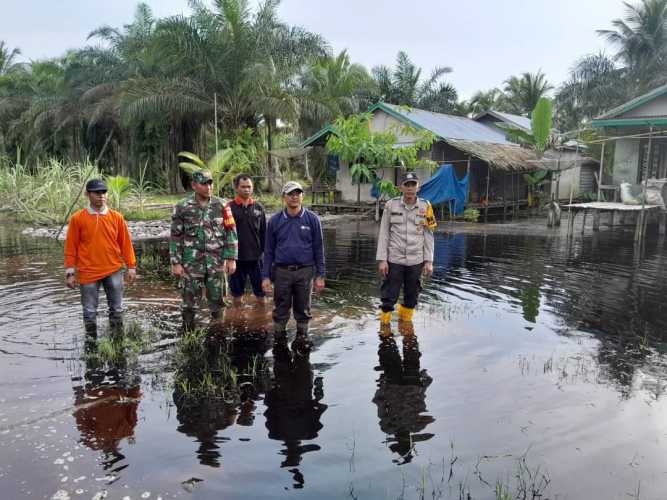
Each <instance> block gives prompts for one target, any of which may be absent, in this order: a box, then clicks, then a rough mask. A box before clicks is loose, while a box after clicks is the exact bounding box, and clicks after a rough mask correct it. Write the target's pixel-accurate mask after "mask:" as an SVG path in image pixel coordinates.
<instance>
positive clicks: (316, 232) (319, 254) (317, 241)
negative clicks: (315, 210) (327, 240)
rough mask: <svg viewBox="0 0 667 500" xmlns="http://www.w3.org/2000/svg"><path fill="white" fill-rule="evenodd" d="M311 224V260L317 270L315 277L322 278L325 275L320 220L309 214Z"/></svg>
mask: <svg viewBox="0 0 667 500" xmlns="http://www.w3.org/2000/svg"><path fill="white" fill-rule="evenodd" d="M311 224H312V230H313V258H314V260H315V268H316V269H317V276H318V277H320V278H323V277H324V275H325V274H326V268H325V263H324V236H323V235H322V223H321V222H320V218H319V217H318V216H317V215H315V214H311Z"/></svg>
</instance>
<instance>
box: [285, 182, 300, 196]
mask: <svg viewBox="0 0 667 500" xmlns="http://www.w3.org/2000/svg"><path fill="white" fill-rule="evenodd" d="M297 190H298V191H301V192H302V193H303V188H302V187H301V184H299V183H298V182H296V181H289V182H288V183H287V184H285V185H284V186H283V194H290V193H291V192H292V191H297Z"/></svg>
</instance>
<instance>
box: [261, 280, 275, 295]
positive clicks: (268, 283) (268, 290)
mask: <svg viewBox="0 0 667 500" xmlns="http://www.w3.org/2000/svg"><path fill="white" fill-rule="evenodd" d="M262 290H264V293H271V292H272V291H273V286H271V280H270V279H269V278H264V279H263V280H262Z"/></svg>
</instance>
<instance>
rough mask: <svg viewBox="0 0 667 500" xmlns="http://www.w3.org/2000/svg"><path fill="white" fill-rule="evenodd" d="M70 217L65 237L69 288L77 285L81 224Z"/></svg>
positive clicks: (66, 273) (67, 283)
mask: <svg viewBox="0 0 667 500" xmlns="http://www.w3.org/2000/svg"><path fill="white" fill-rule="evenodd" d="M76 220H77V219H75V218H74V216H72V217H70V220H69V225H68V226H67V237H66V238H65V283H66V285H67V287H68V288H74V287H75V286H76V265H77V258H78V254H79V225H78V224H77V222H76Z"/></svg>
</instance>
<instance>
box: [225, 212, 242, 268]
mask: <svg viewBox="0 0 667 500" xmlns="http://www.w3.org/2000/svg"><path fill="white" fill-rule="evenodd" d="M223 221H224V226H225V240H224V241H223V247H222V258H223V259H225V260H236V259H238V256H239V237H238V234H237V233H236V222H235V221H234V215H232V209H231V208H230V207H229V205H226V206H225V207H224V208H223Z"/></svg>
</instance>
